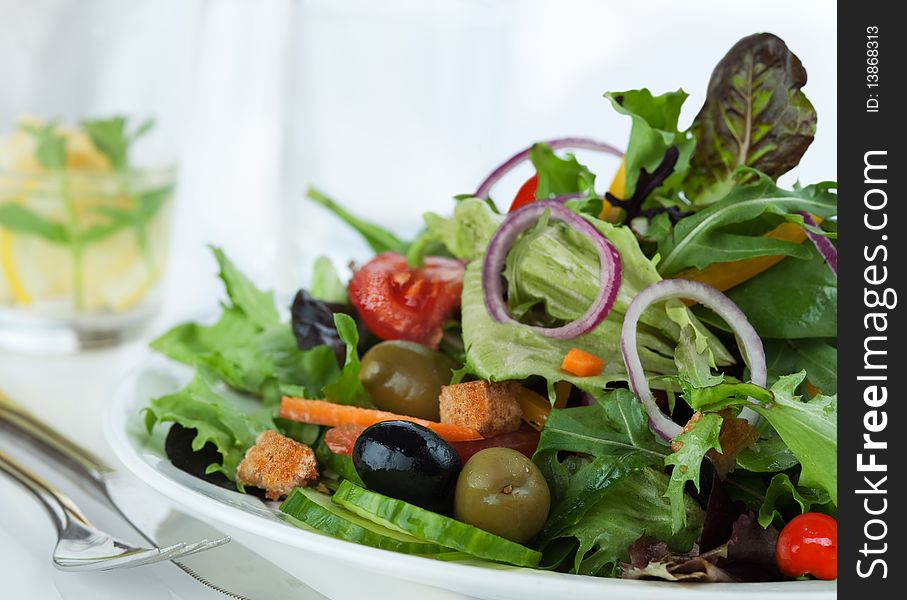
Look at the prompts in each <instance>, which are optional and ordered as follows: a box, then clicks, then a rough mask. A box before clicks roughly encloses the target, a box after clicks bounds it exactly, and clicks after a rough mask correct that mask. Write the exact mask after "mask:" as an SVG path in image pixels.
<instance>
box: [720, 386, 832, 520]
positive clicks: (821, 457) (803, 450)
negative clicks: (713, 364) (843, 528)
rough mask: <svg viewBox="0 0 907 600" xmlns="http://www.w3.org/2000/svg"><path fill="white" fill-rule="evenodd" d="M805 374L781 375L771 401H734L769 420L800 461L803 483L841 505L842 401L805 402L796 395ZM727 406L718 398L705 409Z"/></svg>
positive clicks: (818, 398) (824, 398)
mask: <svg viewBox="0 0 907 600" xmlns="http://www.w3.org/2000/svg"><path fill="white" fill-rule="evenodd" d="M805 377H806V372H805V371H801V372H800V373H796V374H794V375H785V376H784V377H780V378H778V381H777V382H775V384H774V385H773V386H772V387H771V395H772V399H771V401H768V402H766V401H765V400H763V403H761V404H760V403H755V404H754V403H750V402H748V401H747V400H746V399H745V398H741V397H738V398H737V399H736V400H735V401H734V402H733V403H732V404H736V405H740V406H742V405H746V406H748V407H749V408H752V409H753V410H755V411H756V412H757V413H759V415H761V416H762V418H764V419H765V420H766V421H768V423H769V424H770V425H771V426H772V428H773V429H774V430H775V432H777V434H778V436H779V437H780V438H781V440H782V441H783V442H784V444H785V445H787V447H788V448H789V449H790V451H791V452H792V453H793V454H794V456H796V457H797V460H798V461H799V462H800V465H801V472H800V481H799V483H800V485H802V486H804V487H813V488H818V489H821V490H825V491H826V492H827V493H828V494H829V496H830V497H831V501H832V503H833V504H835V505H837V503H838V491H837V478H838V458H837V452H838V400H837V397H836V396H822V395H819V396H815V397H814V398H812V399H811V400H808V401H806V402H803V401H802V400H801V399H800V397H799V396H794V391H795V390H796V389H797V386H798V385H800V383H801V382H802V381H803V379H804V378H805ZM757 399H759V398H757ZM727 405H729V403H728V402H727V400H726V399H722V400H719V399H716V401H715V403H714V404H713V405H712V406H708V407H703V408H708V409H712V408H713V407H715V406H727Z"/></svg>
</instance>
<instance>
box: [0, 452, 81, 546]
mask: <svg viewBox="0 0 907 600" xmlns="http://www.w3.org/2000/svg"><path fill="white" fill-rule="evenodd" d="M0 471H3V472H4V473H6V474H7V475H9V476H10V477H11V478H12V479H13V480H14V481H16V482H18V483H19V484H21V485H22V487H24V488H25V489H27V490H28V491H29V492H31V493H32V494H33V495H34V496H35V497H36V498H37V499H38V500H39V501H40V502H41V504H42V505H43V506H44V508H45V509H46V510H47V512H48V514H49V515H50V518H51V519H52V520H53V522H54V526H56V528H57V533H61V534H62V533H63V532H64V531H66V529H67V527H68V526H69V524H70V523H71V522H72V520H76V521H79V522H80V523H82V524H84V525H89V522H88V519H87V518H85V515H83V514H82V513H81V512H80V511H79V509H78V508H76V506H75V504H73V502H72V500H70V499H69V498H68V497H67V496H65V495H64V494H63V493H61V492H60V491H58V490H57V489H56V488H54V487H53V486H52V485H51V484H49V483H47V482H46V481H44V480H42V479H41V478H40V477H38V476H37V475H35V474H34V473H32V472H31V471H30V470H28V469H27V468H26V467H24V466H22V465H21V464H19V463H18V462H16V461H14V460H13V459H12V458H10V457H9V455H7V454H6V453H5V452H3V451H2V450H0Z"/></svg>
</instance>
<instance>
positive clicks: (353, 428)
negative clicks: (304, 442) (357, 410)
mask: <svg viewBox="0 0 907 600" xmlns="http://www.w3.org/2000/svg"><path fill="white" fill-rule="evenodd" d="M363 431H365V425H355V424H352V423H350V424H347V425H338V426H337V427H331V428H330V429H328V430H327V432H325V434H324V445H325V446H327V447H328V449H329V450H330V451H331V452H333V453H334V454H346V455H350V454H352V453H353V446H355V445H356V440H357V439H359V434H360V433H362V432H363Z"/></svg>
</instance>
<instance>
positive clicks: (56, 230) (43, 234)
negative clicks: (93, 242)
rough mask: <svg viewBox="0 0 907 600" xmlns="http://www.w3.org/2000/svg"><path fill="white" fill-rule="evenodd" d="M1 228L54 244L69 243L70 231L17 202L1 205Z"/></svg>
mask: <svg viewBox="0 0 907 600" xmlns="http://www.w3.org/2000/svg"><path fill="white" fill-rule="evenodd" d="M0 226H3V227H4V228H5V229H8V230H10V231H15V232H18V233H28V234H31V235H35V236H38V237H40V238H41V239H43V240H45V241H47V242H51V243H53V244H67V243H69V239H70V237H69V230H68V229H67V228H66V227H65V226H64V225H63V224H61V223H58V222H56V221H52V220H51V219H48V218H47V217H45V216H44V215H42V214H40V213H37V212H35V211H33V210H31V209H30V208H28V207H26V206H23V205H22V204H17V203H15V202H4V203H2V204H0Z"/></svg>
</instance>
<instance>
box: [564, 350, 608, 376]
mask: <svg viewBox="0 0 907 600" xmlns="http://www.w3.org/2000/svg"><path fill="white" fill-rule="evenodd" d="M604 366H605V361H603V360H602V359H600V358H599V357H597V356H595V355H594V354H589V353H588V352H586V351H585V350H580V349H579V348H571V349H570V352H568V353H567V356H565V357H564V362H562V363H561V368H562V369H563V370H565V371H567V372H568V373H571V374H573V375H576V376H577V377H591V376H593V375H598V374H600V373H601V372H602V368H603V367H604Z"/></svg>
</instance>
